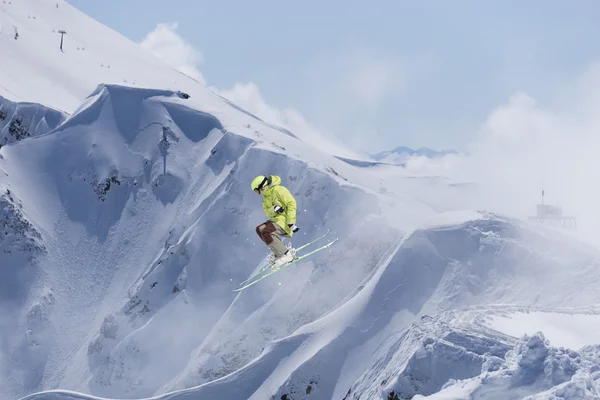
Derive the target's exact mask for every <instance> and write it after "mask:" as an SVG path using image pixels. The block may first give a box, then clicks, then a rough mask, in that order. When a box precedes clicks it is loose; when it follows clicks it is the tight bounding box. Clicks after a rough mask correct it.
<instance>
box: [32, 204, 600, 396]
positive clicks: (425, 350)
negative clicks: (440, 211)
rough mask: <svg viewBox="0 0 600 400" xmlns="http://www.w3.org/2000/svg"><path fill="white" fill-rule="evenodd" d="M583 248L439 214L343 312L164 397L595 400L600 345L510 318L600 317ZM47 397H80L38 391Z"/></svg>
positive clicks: (472, 217)
mask: <svg viewBox="0 0 600 400" xmlns="http://www.w3.org/2000/svg"><path fill="white" fill-rule="evenodd" d="M574 246H577V244H574V243H569V241H568V239H567V238H565V237H564V236H563V235H562V234H560V233H556V232H553V231H551V230H545V229H538V228H537V227H531V226H529V225H527V224H524V223H519V222H517V221H511V220H507V219H505V218H498V217H496V216H493V215H488V214H477V213H459V214H456V213H454V214H449V215H444V216H441V217H440V218H436V219H434V220H432V221H430V222H429V223H426V224H424V225H423V226H422V228H420V229H417V230H415V231H414V232H412V233H411V234H410V235H409V236H407V237H406V238H405V239H404V240H403V241H402V243H401V244H400V245H399V246H398V248H397V249H396V250H395V251H394V252H393V253H392V254H390V256H389V257H388V258H387V260H384V261H383V262H382V263H381V264H380V266H379V267H377V269H375V270H374V271H373V272H372V274H371V275H370V277H369V278H367V279H366V280H365V282H364V284H363V285H361V286H360V287H359V289H358V290H357V291H356V292H355V294H354V295H353V296H352V297H351V298H350V299H348V300H347V301H345V302H344V303H343V304H341V305H340V306H339V307H338V308H337V309H336V310H334V311H332V312H330V313H327V315H324V316H323V317H322V318H320V319H318V320H316V321H315V322H313V323H309V324H307V325H305V326H303V327H301V328H300V329H298V330H296V332H294V334H292V335H291V336H289V337H286V338H283V339H281V340H277V341H274V342H272V343H270V344H269V345H268V346H266V347H265V349H264V350H263V351H262V353H261V355H260V357H258V358H256V359H255V360H253V361H252V362H251V363H249V364H248V365H247V366H245V367H243V368H241V369H240V370H238V371H236V372H234V373H232V374H231V375H229V376H227V377H224V378H221V379H218V380H216V381H213V382H210V383H207V384H204V385H202V386H199V387H197V388H192V389H188V390H184V391H180V392H175V393H172V394H169V395H166V396H160V397H159V398H161V399H171V400H172V399H196V400H198V399H212V398H245V399H246V398H247V399H261V398H276V399H279V398H284V399H331V398H344V399H391V398H398V399H402V398H419V399H420V398H432V399H467V398H475V399H513V398H515V399H517V398H518V399H521V398H525V397H526V396H535V397H532V398H536V399H551V398H555V397H552V396H553V395H556V396H558V395H561V396H563V397H562V398H565V399H579V398H590V399H595V398H597V397H598V395H599V393H600V392H599V391H598V386H597V385H598V383H596V380H597V379H598V378H600V376H599V375H598V374H597V371H599V370H600V365H599V364H598V362H599V361H600V359H599V358H598V356H597V354H598V352H597V340H594V338H592V337H588V338H587V339H584V340H582V341H579V342H578V344H585V347H582V348H571V349H565V348H564V347H560V345H561V344H560V340H559V339H558V337H557V336H556V335H554V334H553V333H552V332H550V333H549V334H548V337H547V338H546V337H545V336H544V334H543V333H537V332H533V333H531V332H526V331H519V330H516V331H515V330H514V326H513V324H511V323H507V322H506V320H507V319H512V318H519V315H520V313H523V312H527V311H528V310H531V311H534V312H536V313H538V315H546V316H549V317H548V318H546V320H548V321H551V320H556V318H559V317H558V315H559V314H560V315H562V318H563V320H564V318H568V313H570V314H577V315H578V316H579V318H582V319H583V318H584V317H583V316H584V315H588V316H589V318H590V319H588V323H591V324H594V321H596V323H597V317H596V315H597V311H598V310H596V309H594V308H590V307H589V304H590V303H594V304H597V303H598V300H599V295H598V292H597V291H596V290H595V285H594V284H593V283H594V282H597V281H598V279H599V278H600V268H599V266H600V265H599V260H600V258H599V254H598V253H597V252H596V250H594V249H591V248H587V247H585V246H582V247H580V248H576V250H578V251H577V252H573V250H574ZM550 249H552V250H550ZM523 253H526V254H527V256H526V257H523ZM492 255H495V256H497V258H496V257H493V256H492ZM544 277H546V278H545V279H546V280H547V281H544ZM583 282H585V283H586V284H585V285H584V284H583ZM532 288H536V289H537V290H535V291H534V290H532ZM563 288H566V290H563ZM559 290H560V291H561V292H562V293H563V295H561V294H559V293H558V292H559ZM564 293H571V295H570V296H565V295H564ZM508 299H510V303H511V304H506V303H507V300H508ZM442 300H443V301H442ZM503 303H504V304H503ZM537 303H541V304H549V305H550V306H547V307H537V306H536V304H537ZM473 305H475V306H473ZM431 315H433V316H431ZM540 318H541V319H544V317H540ZM589 326H590V327H594V326H597V325H589ZM540 327H541V328H544V325H543V324H542V325H540ZM563 331H569V329H568V327H563ZM570 331H571V332H572V333H575V332H577V331H578V329H577V328H575V329H571V330H570ZM524 333H529V336H523V334H524ZM563 336H564V334H563ZM579 336H580V337H581V335H579ZM271 396H274V397H271ZM423 396H425V397H423ZM469 396H471V397H469ZM585 396H587V397H585ZM41 398H49V399H61V400H64V399H70V398H77V397H69V396H68V395H65V394H54V395H52V396H51V397H43V396H33V397H30V399H41Z"/></svg>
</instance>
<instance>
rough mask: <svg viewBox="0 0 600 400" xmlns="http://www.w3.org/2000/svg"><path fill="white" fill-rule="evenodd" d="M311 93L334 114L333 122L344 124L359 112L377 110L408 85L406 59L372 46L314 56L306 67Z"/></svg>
mask: <svg viewBox="0 0 600 400" xmlns="http://www.w3.org/2000/svg"><path fill="white" fill-rule="evenodd" d="M306 81H307V83H308V84H310V85H311V88H312V90H313V93H312V97H313V98H314V99H315V101H316V102H318V103H320V105H321V108H322V109H324V110H327V111H328V112H327V113H324V114H322V115H321V119H323V120H325V121H327V120H330V119H331V118H333V120H332V121H331V125H333V126H341V125H343V124H344V122H345V121H347V120H349V119H352V117H353V116H354V115H355V114H356V113H361V114H369V113H371V114H376V113H377V111H378V108H379V107H380V106H381V105H382V104H383V103H384V102H385V101H386V99H387V98H388V97H389V96H392V95H396V94H397V93H398V92H400V91H402V90H403V89H404V87H405V85H406V82H407V77H406V70H405V67H404V65H403V63H402V62H401V61H400V60H399V59H396V58H393V57H389V56H388V55H387V54H384V53H382V52H376V51H374V50H369V49H352V50H342V51H340V52H338V53H331V54H327V55H324V56H322V57H320V58H318V59H316V60H314V61H313V62H312V63H311V64H310V65H309V67H308V68H307V71H306Z"/></svg>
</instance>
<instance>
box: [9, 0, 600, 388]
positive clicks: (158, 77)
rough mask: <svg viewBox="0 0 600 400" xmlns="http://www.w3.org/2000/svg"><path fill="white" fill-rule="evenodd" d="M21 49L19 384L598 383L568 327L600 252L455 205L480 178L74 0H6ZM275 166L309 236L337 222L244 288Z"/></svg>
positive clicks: (13, 236) (581, 340)
mask: <svg viewBox="0 0 600 400" xmlns="http://www.w3.org/2000/svg"><path fill="white" fill-rule="evenodd" d="M63 29H64V30H65V31H66V32H67V34H66V35H65V47H64V51H61V50H59V49H58V45H59V43H60V35H58V33H57V32H58V31H59V30H63ZM15 32H18V34H19V35H18V37H17V38H16V39H15ZM0 52H1V53H2V54H3V62H1V63H0V95H2V96H3V97H2V98H0V101H1V103H0V110H5V113H6V117H5V119H4V120H3V121H0V128H2V130H1V132H2V135H0V140H4V139H5V140H4V141H3V142H2V144H3V146H2V148H0V222H1V223H0V249H1V250H2V251H1V252H0V377H2V379H0V398H7V399H19V398H21V397H23V398H27V399H37V400H40V399H44V400H46V399H53V400H65V399H92V398H98V397H102V398H110V399H117V398H118V399H125V398H127V399H136V398H149V397H151V396H159V397H158V398H162V399H221V398H223V399H264V398H267V399H282V400H285V399H287V400H292V399H347V400H349V399H396V398H397V399H406V398H415V399H416V398H422V397H421V396H431V397H427V398H446V399H448V398H456V399H459V398H469V397H468V396H472V398H489V399H492V398H522V397H525V396H528V395H535V394H539V395H538V397H535V398H540V399H541V398H552V397H551V396H552V395H555V396H559V395H560V396H563V397H564V398H597V397H594V396H598V388H597V386H596V385H597V383H596V379H598V376H597V370H598V369H599V368H600V367H598V366H597V364H598V357H597V355H596V354H597V351H596V347H595V346H594V345H596V344H597V342H594V338H593V337H590V336H589V335H585V332H587V331H586V330H585V329H582V328H579V329H567V330H564V331H563V333H562V335H561V334H556V335H555V333H556V332H555V330H553V329H552V325H551V324H549V323H550V322H555V323H562V324H564V321H567V320H568V319H566V318H568V316H569V315H572V314H575V315H574V317H577V318H579V319H580V320H581V321H583V322H582V323H583V324H584V325H585V327H590V329H592V328H591V327H596V326H597V325H594V324H595V323H596V321H597V319H596V316H595V309H594V308H593V307H590V306H591V305H594V304H596V303H597V301H598V296H599V295H598V294H597V290H596V287H595V286H596V283H597V282H598V280H599V277H600V269H599V268H598V266H599V265H598V259H599V258H598V253H597V250H596V249H594V248H590V247H587V246H585V245H583V244H580V243H578V242H575V241H573V240H572V239H570V238H568V237H567V236H565V235H563V234H561V233H558V232H556V231H554V230H551V229H542V228H541V227H537V226H534V225H530V224H528V223H524V222H519V221H516V220H512V219H509V218H505V217H501V216H497V215H494V214H490V213H487V212H481V213H479V212H450V213H447V214H446V213H443V212H446V211H452V210H456V209H459V208H471V206H473V205H474V204H473V203H472V202H471V201H472V200H470V199H471V198H472V196H471V194H472V191H473V190H474V189H473V187H471V186H463V185H457V184H455V183H454V182H452V180H450V179H448V178H437V177H427V178H424V177H415V176H411V175H410V173H409V172H407V171H405V170H403V169H402V168H398V167H396V166H393V165H386V164H385V163H368V162H358V161H355V160H350V159H346V158H341V157H335V156H333V155H331V154H330V153H329V152H328V149H327V148H323V147H322V146H313V145H311V143H309V142H305V141H302V140H301V139H299V138H298V136H297V135H295V134H294V133H293V132H290V131H289V130H287V129H284V128H279V127H277V126H274V125H272V124H270V123H269V122H266V121H262V120H261V119H259V118H257V117H256V116H253V115H252V114H250V113H248V112H246V111H245V110H243V109H241V108H240V107H238V106H236V105H235V104H232V103H231V102H229V101H228V100H227V99H224V98H222V97H221V96H219V95H218V94H216V93H214V92H213V91H211V90H209V89H208V88H206V87H205V86H204V85H202V84H201V83H199V82H197V81H195V80H193V79H192V78H189V77H187V76H185V75H183V74H181V73H179V72H176V71H173V70H172V69H170V68H169V67H168V66H166V65H164V64H163V63H162V62H161V61H160V60H158V59H156V58H154V57H153V56H151V55H150V54H148V53H146V52H145V51H144V50H143V49H141V48H140V47H139V46H138V45H137V44H135V43H133V42H131V41H129V40H127V39H125V38H123V37H122V36H120V35H118V34H117V33H115V32H113V31H111V30H109V29H108V28H106V27H104V26H102V25H100V24H98V23H97V22H95V21H93V20H91V19H90V18H88V17H87V16H85V15H83V14H81V13H80V12H78V11H77V10H75V9H74V8H72V7H71V6H69V5H68V4H67V3H65V2H62V1H58V2H57V1H49V0H19V1H15V0H13V1H12V2H9V1H7V2H5V3H0ZM5 60H6V62H4V61H5ZM17 120H19V121H21V122H19V123H17V122H13V121H17ZM2 123H3V124H2ZM17 125H18V127H22V128H23V132H21V131H17V130H16V127H17ZM15 132H16V133H17V134H15ZM19 132H20V133H19ZM271 173H272V174H276V175H279V176H280V177H281V178H282V181H283V184H284V185H285V186H286V187H288V188H289V189H290V191H291V192H292V193H293V194H294V196H295V197H296V199H297V202H298V221H297V223H298V226H299V227H300V231H299V232H298V233H297V234H296V235H294V237H293V239H292V242H293V243H294V244H296V245H298V244H303V243H306V242H308V241H310V240H312V239H314V238H316V237H318V236H320V235H322V234H323V233H325V232H326V231H327V230H330V231H331V234H330V237H332V238H333V237H338V238H339V241H338V242H336V244H335V245H334V246H333V247H331V249H330V250H327V251H323V252H320V253H317V254H316V255H314V256H312V257H310V258H308V259H306V260H305V261H302V262H299V263H297V264H296V265H295V266H293V267H290V268H289V269H286V270H283V271H280V272H278V273H277V274H275V275H273V276H272V277H269V278H268V279H265V280H264V281H262V282H261V283H260V284H257V285H255V286H252V287H251V288H248V289H247V290H244V291H242V292H240V293H238V292H234V291H233V289H235V288H237V287H238V283H239V282H241V281H243V280H244V279H246V278H247V277H248V276H249V275H250V274H251V273H252V272H253V271H254V270H256V269H257V268H259V267H260V266H262V265H263V264H264V261H265V258H266V255H267V254H268V251H267V248H266V247H265V246H264V244H262V242H261V241H260V240H259V239H258V237H257V236H256V234H255V233H254V229H255V226H256V225H258V224H259V223H261V222H263V220H264V218H265V217H264V214H263V212H262V209H261V206H260V197H259V196H257V195H256V194H255V193H254V192H252V191H251V190H250V181H251V180H252V178H254V177H255V176H256V175H263V174H271ZM424 221H427V222H424ZM415 227H416V228H415ZM317 245H318V244H316V245H315V246H317ZM261 263H262V264H261ZM533 312H535V315H536V317H535V318H536V319H535V321H537V323H535V324H532V325H530V326H527V324H524V323H522V322H519V321H522V320H523V319H524V317H523V315H524V314H525V313H533ZM515 321H516V322H515ZM527 321H530V320H529V319H527ZM556 321H559V322H556ZM538 326H539V327H544V328H545V330H544V334H545V335H546V337H544V336H542V335H540V334H538V333H537V331H536V329H537V328H536V327H538ZM549 326H550V328H548V327H549ZM524 334H528V335H529V336H527V337H523V335H524ZM565 336H566V337H570V338H571V339H572V340H570V341H569V342H567V345H568V346H569V347H570V348H571V350H564V349H561V348H560V347H557V346H560V345H561V344H555V343H554V340H556V341H557V343H561V341H560V339H562V338H564V337H565ZM546 339H547V340H546ZM582 346H584V347H582ZM61 390H67V391H70V392H63V391H61ZM36 392H39V393H37V394H36ZM453 393H454V394H453ZM561 393H562V394H561ZM565 393H567V394H568V393H575V394H574V395H573V396H577V395H579V394H581V393H583V394H584V395H588V397H582V396H583V395H581V396H580V397H573V396H572V397H566V395H563V394H565ZM435 396H438V397H435ZM452 396H454V397H452ZM461 396H462V397H461ZM494 396H496V397H494ZM502 396H504V397H502ZM544 396H546V397H544Z"/></svg>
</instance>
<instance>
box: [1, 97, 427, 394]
mask: <svg viewBox="0 0 600 400" xmlns="http://www.w3.org/2000/svg"><path fill="white" fill-rule="evenodd" d="M186 103H187V100H185V99H182V98H181V97H179V96H178V95H177V94H176V93H173V92H166V91H156V90H140V89H129V88H123V87H115V86H100V87H98V89H97V90H96V91H95V92H94V93H93V94H92V95H91V96H90V98H89V99H88V100H87V101H86V102H85V104H84V105H83V106H82V107H80V108H79V110H78V111H77V112H76V113H75V114H74V115H72V116H71V117H70V118H69V119H68V120H67V121H66V122H65V123H64V124H62V125H61V126H60V127H59V128H58V129H56V130H55V131H53V132H51V133H50V134H47V135H43V136H40V137H35V138H31V139H28V140H23V141H21V142H19V143H16V144H13V145H10V146H5V147H4V148H3V149H2V156H3V159H2V160H0V169H1V170H2V171H3V172H4V173H5V174H6V176H7V179H6V181H7V182H6V188H7V190H10V191H11V193H15V195H18V196H20V197H21V198H22V199H23V205H22V207H23V208H24V209H26V210H32V213H31V215H30V216H29V218H30V220H31V221H33V222H32V224H33V225H34V226H35V227H36V228H37V230H38V231H39V232H40V234H41V238H42V239H43V243H45V244H46V248H47V253H46V254H45V255H44V256H43V257H42V258H41V259H40V260H39V261H37V262H36V266H37V268H38V269H37V274H36V276H35V278H34V279H33V280H32V281H31V282H29V285H30V286H29V290H28V294H29V298H28V301H27V302H26V303H25V304H24V305H23V312H22V316H24V315H25V314H26V313H29V314H31V310H33V309H34V308H36V307H40V304H45V303H44V301H45V300H44V299H45V298H46V297H44V296H47V297H48V298H50V299H51V301H50V302H49V303H51V304H50V305H49V306H47V307H45V308H43V315H42V318H41V321H40V322H39V323H37V325H31V324H30V323H28V322H27V321H24V320H23V318H24V317H22V318H21V323H20V324H18V325H17V328H16V329H15V330H14V331H15V335H13V336H12V338H13V340H10V341H9V342H11V343H10V345H9V346H8V349H7V350H6V353H7V354H12V356H11V358H12V359H13V361H12V362H10V363H8V364H5V365H4V368H5V370H6V371H9V372H8V374H9V376H10V378H11V380H10V381H11V382H26V384H25V387H24V389H25V390H27V391H31V390H35V388H38V387H56V386H58V387H69V388H76V389H80V390H83V391H86V392H91V393H97V394H102V395H107V396H122V395H124V394H127V396H130V397H135V396H148V395H151V394H153V393H154V391H156V390H158V389H159V388H160V387H161V386H162V385H166V384H167V383H168V382H169V380H171V379H174V378H176V376H175V375H176V374H177V372H178V371H186V370H187V369H189V368H193V370H194V372H193V373H192V372H190V374H189V376H188V374H186V373H183V375H182V378H183V377H186V376H187V378H186V379H187V381H190V380H191V381H192V382H194V383H202V382H203V381H206V380H211V379H214V378H216V377H219V376H223V375H224V374H227V373H229V372H232V371H233V370H235V369H236V368H238V367H240V366H243V365H244V364H245V363H246V362H248V361H250V360H251V359H252V358H253V357H255V356H256V355H258V353H259V352H260V349H261V348H262V347H263V346H264V345H265V344H266V343H267V342H268V341H269V340H271V339H276V338H278V337H282V336H286V335H288V334H290V333H291V332H293V330H295V329H297V328H298V327H300V326H301V325H303V324H304V323H307V322H310V321H312V320H314V319H316V318H318V317H319V316H320V315H322V314H323V313H324V312H326V311H328V310H329V309H331V308H332V307H333V306H335V305H336V304H337V303H338V302H339V301H341V300H342V299H343V298H344V297H345V296H346V295H347V294H348V293H349V292H350V291H351V290H352V289H353V288H354V287H355V286H356V285H357V284H358V282H360V281H361V280H362V279H363V278H364V276H365V275H366V274H368V273H369V271H370V270H371V269H372V268H374V267H375V265H376V263H377V262H378V260H379V259H380V257H381V256H382V254H383V253H384V252H385V251H386V250H387V249H389V248H390V247H391V246H392V245H393V243H394V242H395V241H396V240H398V239H399V238H400V235H401V231H400V230H398V229H397V228H396V227H391V226H387V225H386V221H385V219H383V218H382V217H381V216H378V212H379V211H378V210H377V208H375V209H373V212H365V213H363V214H362V215H361V216H356V215H355V210H356V209H357V208H359V209H368V208H369V207H372V206H373V205H376V204H378V202H380V200H379V199H378V197H377V195H375V194H369V193H366V192H365V191H364V190H359V189H357V188H354V187H352V186H347V185H343V183H345V181H344V180H342V179H339V178H338V177H337V176H336V175H335V174H333V173H329V172H328V171H327V170H320V169H318V168H315V167H311V166H310V165H308V164H307V163H306V162H304V161H301V160H297V159H294V158H291V157H286V156H284V155H282V154H280V153H276V152H273V151H270V150H267V149H262V148H261V146H260V143H257V142H255V141H253V140H250V139H248V138H247V137H245V136H240V135H237V134H234V133H231V132H227V131H226V130H225V129H224V128H223V126H222V124H221V123H220V121H219V120H218V119H217V118H215V117H214V116H212V115H210V114H206V113H203V112H201V111H195V110H192V109H189V108H187V107H186ZM122 104H127V105H128V107H122V106H120V105H122ZM27 154H36V155H37V156H36V157H35V158H33V157H27ZM64 154H69V155H70V156H69V157H64V156H63V155H64ZM332 159H333V160H335V159H334V158H333V157H332ZM265 170H267V171H285V172H286V175H284V177H283V178H284V179H285V181H286V184H287V186H288V187H289V188H290V190H292V193H294V194H295V195H296V198H297V200H298V209H299V212H298V214H299V215H298V220H299V225H300V226H301V229H303V232H302V233H300V234H299V235H298V236H299V239H298V240H300V241H306V240H309V239H310V238H311V237H316V236H317V235H319V234H321V233H322V232H323V231H325V230H326V229H331V230H333V231H334V232H335V235H336V236H338V237H340V239H341V241H343V243H341V242H340V246H336V248H335V249H332V250H331V252H326V253H322V254H321V255H319V256H316V257H314V258H312V259H311V260H309V261H307V262H305V263H301V264H299V267H301V268H298V269H295V270H292V271H290V273H289V274H287V275H283V273H282V274H281V275H280V276H279V277H278V278H275V279H273V280H271V281H270V282H266V283H265V285H262V287H259V288H256V290H254V291H248V292H244V293H241V294H240V295H238V298H237V299H236V295H235V292H233V291H232V289H233V288H235V286H236V283H237V282H240V281H242V280H243V279H245V278H246V277H247V276H248V275H249V274H250V272H251V271H252V270H253V269H254V268H255V266H256V265H257V264H258V263H259V262H260V260H262V259H264V257H265V256H266V254H267V249H266V248H265V247H264V245H261V244H259V241H258V238H257V237H256V236H255V234H254V227H255V226H256V225H257V224H258V223H260V222H262V220H263V219H264V216H261V213H262V210H261V209H260V204H257V203H259V202H260V198H259V197H258V196H256V194H255V193H253V192H252V191H251V190H249V188H248V183H249V182H250V181H251V179H252V178H253V177H254V175H255V174H256V173H257V172H256V171H265ZM307 209H308V210H311V212H310V213H308V212H306V210H307ZM33 211H35V213H34V212H33ZM403 211H404V212H408V211H409V210H403ZM411 211H412V213H418V212H422V213H425V214H427V213H429V211H428V209H427V208H426V207H421V208H412V209H411ZM257 213H258V214H257ZM300 221H302V222H300ZM304 231H306V232H304ZM142 232H143V234H140V233H142ZM333 259H336V260H337V262H339V263H342V264H343V265H344V268H343V269H341V268H334V266H335V263H331V262H328V261H327V260H330V261H331V260H333ZM246 260H247V261H246ZM74 282H77V284H76V285H73V283H74ZM331 282H336V285H335V286H334V287H332V285H331ZM279 284H281V285H282V286H281V287H280V286H279ZM324 288H329V289H328V290H327V292H326V295H323V293H324ZM24 291H27V288H24ZM232 302H233V303H232ZM238 306H241V308H242V309H236V307H238ZM27 310H29V311H27ZM215 324H218V325H217V326H216V327H215V328H214V331H213V325H215ZM174 325H177V346H176V347H173V346H172V345H171V344H168V343H171V341H172V334H171V332H172V329H173V328H172V327H173V326H174ZM61 326H63V327H69V328H67V329H59V328H58V327H61ZM74 327H77V329H74ZM265 329H267V330H268V331H269V334H264V330H265ZM21 330H30V331H31V332H32V335H37V336H43V337H44V341H43V345H41V346H40V347H39V348H37V349H36V353H35V356H32V355H30V354H29V353H30V351H29V350H27V351H25V350H24V348H26V347H27V346H28V345H27V343H25V342H24V341H23V339H18V340H17V338H18V335H17V334H16V332H18V331H21ZM50 331H51V332H53V333H52V334H48V333H47V332H50ZM59 332H60V333H59ZM217 332H218V334H217ZM248 336H250V337H252V340H245V339H246V337H248ZM161 343H162V345H161ZM198 346H200V347H198ZM157 347H158V348H162V349H164V350H162V351H157V350H156V348H157ZM208 348H211V349H213V355H212V357H208V358H207V357H206V356H205V353H206V349H208ZM240 348H242V349H243V351H240ZM216 349H218V351H217V350H216ZM190 354H192V357H191V358H190ZM232 356H235V357H236V360H235V362H233V363H231V362H230V361H229V360H228V358H230V357H232ZM32 358H34V359H35V361H36V365H37V368H31V365H32ZM67 360H68V362H66V361H67ZM188 363H189V364H190V366H189V367H187V369H186V364H188ZM205 365H206V366H205ZM20 366H22V367H20ZM193 366H196V367H195V368H194V367H193ZM199 366H202V369H203V372H202V374H200V375H199V374H198V373H197V372H196V371H197V368H198V367H199ZM18 386H19V385H18V384H17V385H16V387H18ZM13 390H16V389H15V387H13Z"/></svg>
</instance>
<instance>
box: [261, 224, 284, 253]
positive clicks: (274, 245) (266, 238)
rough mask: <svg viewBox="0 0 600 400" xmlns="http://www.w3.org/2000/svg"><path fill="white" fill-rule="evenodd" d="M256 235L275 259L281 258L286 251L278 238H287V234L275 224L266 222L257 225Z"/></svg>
mask: <svg viewBox="0 0 600 400" xmlns="http://www.w3.org/2000/svg"><path fill="white" fill-rule="evenodd" d="M256 234H257V235H258V237H260V238H261V240H262V241H263V242H265V244H266V245H267V246H269V248H270V249H271V251H272V252H273V254H275V257H281V256H283V255H284V254H285V253H286V252H287V251H288V248H287V247H285V244H283V242H282V241H281V239H280V238H279V236H287V233H286V232H285V231H284V230H283V228H281V227H280V226H279V225H277V224H276V223H273V222H271V221H267V222H264V223H262V224H260V225H258V226H257V227H256Z"/></svg>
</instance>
